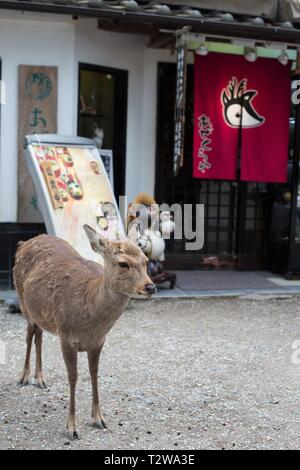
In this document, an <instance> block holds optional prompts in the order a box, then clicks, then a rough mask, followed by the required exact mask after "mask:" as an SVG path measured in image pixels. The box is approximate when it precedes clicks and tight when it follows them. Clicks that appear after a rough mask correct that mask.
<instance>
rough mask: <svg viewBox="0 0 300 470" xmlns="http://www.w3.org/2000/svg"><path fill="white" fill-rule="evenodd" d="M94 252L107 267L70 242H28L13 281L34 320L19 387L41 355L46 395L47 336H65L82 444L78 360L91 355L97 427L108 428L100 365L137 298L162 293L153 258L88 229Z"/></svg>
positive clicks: (72, 428) (73, 434) (72, 429)
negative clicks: (152, 272) (150, 264)
mask: <svg viewBox="0 0 300 470" xmlns="http://www.w3.org/2000/svg"><path fill="white" fill-rule="evenodd" d="M84 230H85V232H86V234H87V236H88V238H89V241H90V244H91V247H92V249H93V250H94V251H95V252H97V253H99V254H101V255H102V256H103V258H104V267H102V266H101V265H100V264H98V263H96V262H94V261H89V260H87V259H85V258H83V257H81V256H80V255H79V254H78V253H77V252H76V251H75V250H74V249H73V248H72V247H71V245H69V243H67V242H66V241H64V240H61V239H59V238H57V237H54V236H49V235H40V236H38V237H35V238H33V239H31V240H29V241H27V242H21V243H20V246H19V247H18V250H17V254H16V263H15V266H14V281H15V286H16V289H17V292H18V295H19V299H20V306H21V310H22V313H23V315H24V316H25V318H26V319H27V322H28V326H27V338H26V340H27V351H26V357H25V364H24V369H23V373H22V377H21V380H20V382H19V384H20V385H28V384H29V382H30V353H31V345H32V340H33V337H35V347H36V380H37V385H38V386H39V387H40V388H45V387H46V382H45V380H44V377H43V371H42V336H43V330H45V331H47V332H49V333H52V334H54V335H57V336H59V338H60V343H61V349H62V354H63V358H64V362H65V364H66V368H67V372H68V379H69V385H70V406H69V417H68V424H67V428H68V435H69V438H70V439H77V438H78V432H77V427H76V417H75V388H76V382H77V356H78V352H84V351H85V352H87V355H88V364H89V372H90V376H91V383H92V393H93V401H92V418H93V425H94V426H95V427H97V428H99V429H102V428H105V427H106V424H105V421H104V418H103V414H102V412H101V410H100V405H99V396H98V379H97V376H98V364H99V358H100V353H101V350H102V348H103V345H104V342H105V338H106V335H107V333H108V332H109V331H110V329H111V328H112V326H113V325H114V323H115V321H116V320H117V319H118V318H119V317H120V315H121V314H122V313H123V311H124V310H125V308H126V306H127V304H128V301H129V299H130V297H131V296H132V295H134V296H137V295H139V296H142V297H146V298H149V297H151V295H153V294H154V293H155V292H156V287H155V284H153V282H152V281H151V279H150V278H149V276H148V274H147V257H146V256H145V255H144V253H143V252H142V250H141V249H140V248H139V247H137V246H136V244H135V243H134V242H133V241H131V240H128V239H125V240H111V241H109V240H107V239H104V238H102V237H101V236H100V235H99V234H98V233H97V232H96V231H95V230H94V229H92V228H91V227H89V226H88V225H84Z"/></svg>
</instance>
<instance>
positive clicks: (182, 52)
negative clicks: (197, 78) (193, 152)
mask: <svg viewBox="0 0 300 470" xmlns="http://www.w3.org/2000/svg"><path fill="white" fill-rule="evenodd" d="M186 56H187V46H186V44H182V45H180V46H178V47H177V70H176V102H175V110H174V114H175V115H174V121H175V128H174V163H173V172H174V175H177V173H178V170H179V169H180V168H181V167H182V166H183V158H184V127H185V94H186V72H187V60H186Z"/></svg>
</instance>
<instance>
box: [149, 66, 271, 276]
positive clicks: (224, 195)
mask: <svg viewBox="0 0 300 470" xmlns="http://www.w3.org/2000/svg"><path fill="white" fill-rule="evenodd" d="M175 77H176V66H175V64H170V63H160V64H159V66H158V115H157V154H156V188H155V195H156V199H157V201H159V203H162V202H166V203H168V204H172V203H174V202H177V203H180V204H182V205H183V204H199V203H200V204H204V205H205V243H204V247H203V249H202V250H201V251H199V252H196V253H195V252H186V251H185V243H186V240H185V239H183V240H171V241H170V242H169V243H168V245H169V246H168V255H167V261H166V265H167V266H168V267H169V268H172V269H174V268H176V269H200V268H201V267H216V268H218V267H219V268H238V269H265V268H267V254H268V243H269V234H270V227H271V213H272V203H273V196H272V195H273V185H272V184H265V183H246V182H241V181H219V180H218V181H216V180H207V181H203V180H199V179H194V178H193V177H192V152H193V66H192V65H190V66H188V77H187V95H186V98H187V105H186V129H185V158H184V166H183V167H182V168H181V169H180V170H179V174H178V175H177V176H176V177H175V176H173V174H172V173H173V170H172V168H173V142H174V126H173V123H174V105H175Z"/></svg>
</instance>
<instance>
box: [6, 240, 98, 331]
mask: <svg viewBox="0 0 300 470" xmlns="http://www.w3.org/2000/svg"><path fill="white" fill-rule="evenodd" d="M102 272H103V268H102V266H101V265H100V264H98V263H94V262H93V261H88V260H86V259H85V258H83V257H82V256H80V255H79V254H78V253H77V251H75V250H74V248H72V247H71V245H70V244H69V243H67V242H66V241H64V240H62V239H60V238H57V237H53V236H50V235H39V236H38V237H35V238H32V239H31V240H29V241H27V242H22V243H21V244H20V246H19V248H18V250H17V254H16V262H15V267H14V281H15V286H16V289H17V292H18V294H19V297H20V303H21V308H22V311H23V313H24V315H25V316H26V317H27V319H28V321H30V322H33V323H36V324H38V325H39V326H40V327H41V328H43V329H45V330H47V331H49V332H51V333H54V334H58V333H59V329H60V328H63V327H64V323H66V324H68V323H69V322H70V318H71V317H72V315H74V309H75V310H76V311H78V312H83V313H84V308H85V307H84V306H85V300H86V298H87V296H88V284H89V281H91V280H93V279H95V280H97V279H98V280H99V278H101V277H102V275H103V274H102Z"/></svg>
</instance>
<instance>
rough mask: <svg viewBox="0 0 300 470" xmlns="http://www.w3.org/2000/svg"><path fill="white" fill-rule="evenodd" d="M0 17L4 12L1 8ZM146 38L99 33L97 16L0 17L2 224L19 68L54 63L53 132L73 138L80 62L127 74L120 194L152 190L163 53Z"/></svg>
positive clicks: (6, 218) (7, 211)
mask: <svg viewBox="0 0 300 470" xmlns="http://www.w3.org/2000/svg"><path fill="white" fill-rule="evenodd" d="M0 14H1V16H2V15H3V13H2V12H1V13H0ZM146 41H147V39H146V38H145V37H144V36H137V35H127V34H118V33H110V32H104V31H101V30H98V29H97V21H96V20H95V19H80V20H79V21H78V22H73V21H72V20H71V19H69V18H66V17H59V16H57V15H52V16H50V15H44V16H41V15H38V14H36V15H32V14H31V15H30V16H29V15H21V14H20V13H10V14H9V18H5V19H4V18H1V17H0V58H1V61H2V80H4V81H5V84H6V91H7V104H5V105H3V106H2V110H1V135H0V137H1V142H0V222H15V221H16V217H17V137H18V136H17V126H18V65H19V64H28V65H56V66H58V132H59V133H61V134H67V135H68V134H69V135H71V134H73V135H76V131H77V100H78V97H77V93H78V63H79V62H86V63H90V64H95V65H101V66H107V67H113V68H119V69H123V70H127V71H128V72H129V77H128V78H129V81H128V116H127V144H126V157H127V163H126V195H127V196H128V199H129V200H132V198H133V197H134V196H135V195H136V194H137V193H138V192H140V191H147V192H149V193H151V194H153V193H154V178H155V145H156V106H157V98H156V89H157V62H158V61H174V60H175V58H174V57H172V56H171V54H170V53H169V51H157V50H152V49H148V48H147V45H146Z"/></svg>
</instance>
